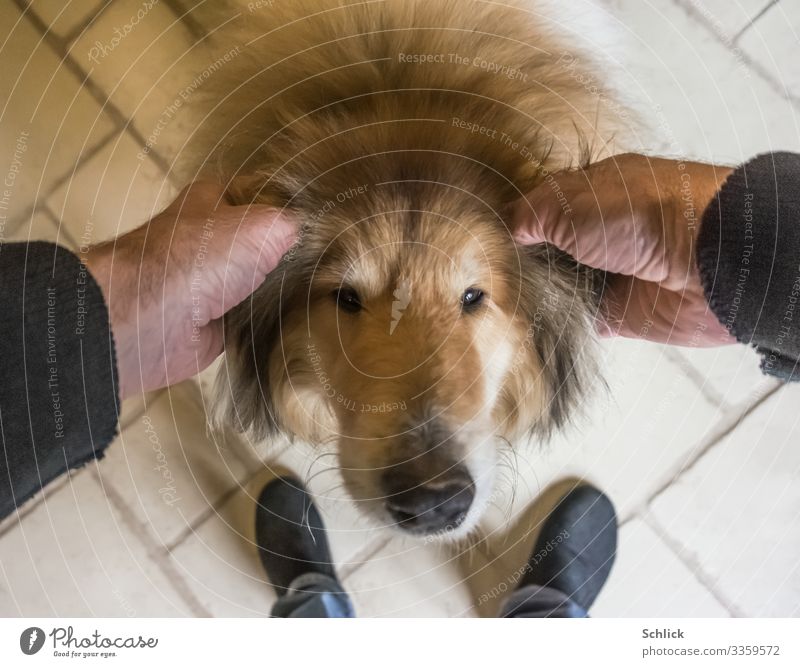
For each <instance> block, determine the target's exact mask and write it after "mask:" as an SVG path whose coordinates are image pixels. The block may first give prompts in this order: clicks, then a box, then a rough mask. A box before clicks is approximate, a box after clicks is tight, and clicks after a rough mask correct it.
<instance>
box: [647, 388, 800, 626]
mask: <svg viewBox="0 0 800 667" xmlns="http://www.w3.org/2000/svg"><path fill="white" fill-rule="evenodd" d="M799 401H800V387H797V386H787V387H785V388H783V389H781V390H780V391H779V392H778V393H777V394H775V395H774V396H772V397H771V398H770V399H768V400H767V401H766V402H765V403H764V404H763V405H761V406H760V407H759V408H758V409H757V410H756V411H755V412H754V413H753V414H751V415H750V416H748V417H747V418H746V419H744V421H742V423H741V424H740V425H739V426H738V427H737V428H736V429H734V431H733V432H732V433H731V434H730V435H729V436H727V437H726V438H725V439H724V440H722V441H721V442H719V443H718V444H717V445H716V446H715V447H714V448H713V449H711V450H710V451H709V452H708V453H707V454H706V455H705V456H704V457H703V458H702V459H701V460H700V461H698V463H697V465H696V466H695V467H694V468H693V469H692V470H690V471H689V472H687V473H686V474H684V475H683V476H681V477H680V478H679V479H678V480H677V481H676V482H675V483H674V484H672V485H671V486H670V488H668V489H667V490H666V491H665V492H664V493H662V494H661V495H660V496H659V497H658V498H657V499H656V500H655V501H654V503H653V505H652V512H653V516H654V518H655V519H656V520H657V521H658V523H659V524H660V526H661V528H662V530H663V531H665V533H667V534H668V535H670V537H671V539H673V540H675V541H676V542H677V543H678V544H679V545H680V549H681V556H682V558H683V559H684V560H686V561H689V562H692V563H694V564H696V566H697V567H698V568H699V569H700V570H701V571H702V572H703V573H704V576H705V578H706V580H708V581H710V582H713V586H714V588H715V590H716V591H717V593H718V594H719V596H720V597H721V598H722V599H724V600H727V601H729V602H730V606H731V607H732V608H733V609H734V610H735V611H737V613H739V614H742V615H746V616H799V615H800V565H798V560H797V554H798V553H800V510H799V509H798V508H800V450H799V449H798V447H797V443H798V441H800V417H798V411H797V406H798V405H800V402H799Z"/></svg>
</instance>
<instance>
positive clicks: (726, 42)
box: [672, 0, 800, 106]
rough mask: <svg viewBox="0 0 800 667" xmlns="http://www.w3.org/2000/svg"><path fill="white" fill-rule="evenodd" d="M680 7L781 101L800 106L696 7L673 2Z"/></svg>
mask: <svg viewBox="0 0 800 667" xmlns="http://www.w3.org/2000/svg"><path fill="white" fill-rule="evenodd" d="M672 1H673V2H674V3H675V4H676V5H677V6H678V7H680V8H681V9H683V11H684V12H686V14H687V15H688V16H689V17H690V18H692V19H693V20H695V21H697V22H698V23H699V24H700V25H702V26H703V27H704V28H705V29H706V31H707V32H709V33H710V34H711V37H712V38H713V39H714V40H715V41H716V42H718V43H719V44H721V45H722V46H724V47H725V48H726V49H728V50H729V51H730V52H731V53H732V54H733V55H734V57H735V58H737V59H738V60H739V61H740V62H741V64H742V65H745V66H746V67H747V68H748V69H750V70H752V71H753V72H754V73H755V74H757V75H758V76H760V77H761V78H762V79H763V80H764V82H765V83H766V84H767V85H768V86H769V87H770V88H772V90H773V91H774V92H775V93H777V94H778V96H779V97H780V98H781V99H785V100H788V101H789V102H791V103H792V104H794V105H796V106H800V96H798V95H794V94H793V93H792V92H791V91H789V90H788V89H787V88H786V86H785V85H783V84H781V83H780V81H779V80H777V79H776V78H775V77H774V76H773V75H772V74H771V73H770V72H769V71H768V70H767V69H766V68H765V67H763V66H762V65H761V64H759V63H758V62H757V61H755V60H753V59H752V58H751V57H750V56H748V55H747V53H746V52H745V51H743V50H742V49H741V48H739V47H738V46H736V45H735V44H733V42H732V41H731V40H730V37H729V36H727V35H720V34H719V33H718V31H717V30H715V29H714V26H713V25H712V24H711V23H710V22H709V20H708V19H707V18H706V17H705V16H703V15H702V13H699V12H697V10H696V9H695V8H694V6H693V5H692V4H691V2H689V3H688V4H687V0H672Z"/></svg>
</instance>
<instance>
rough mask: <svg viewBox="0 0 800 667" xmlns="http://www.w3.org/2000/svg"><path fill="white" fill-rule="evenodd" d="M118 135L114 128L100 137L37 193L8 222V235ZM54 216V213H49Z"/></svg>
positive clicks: (17, 228)
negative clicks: (67, 169) (46, 186)
mask: <svg viewBox="0 0 800 667" xmlns="http://www.w3.org/2000/svg"><path fill="white" fill-rule="evenodd" d="M118 133H119V128H117V127H114V128H112V129H111V131H110V132H109V133H108V134H107V135H106V136H104V137H102V138H101V139H100V140H99V141H98V142H97V143H96V144H95V145H94V146H92V147H91V148H89V149H88V150H85V151H84V152H83V153H82V154H81V156H80V157H79V158H78V161H77V162H76V163H75V164H74V165H73V167H72V169H70V170H69V171H67V172H66V173H65V174H63V175H62V176H59V177H58V178H57V179H55V180H54V181H53V183H52V184H51V185H50V187H48V188H47V189H46V190H43V191H42V192H40V193H38V194H37V196H36V200H35V201H34V202H33V204H31V205H30V206H28V208H26V209H25V210H24V211H22V213H20V214H19V215H15V216H13V217H12V218H11V219H10V221H9V223H8V224H9V227H10V232H9V234H14V233H16V232H17V231H18V230H19V228H20V227H21V226H22V225H23V224H24V222H25V220H29V219H30V218H31V217H32V216H33V214H34V213H35V212H36V209H37V205H38V206H42V205H44V206H46V205H47V202H46V200H47V198H48V197H50V196H51V195H52V194H53V193H54V192H55V191H56V190H58V189H59V188H60V187H61V186H62V185H64V184H65V183H67V182H69V181H70V180H72V178H74V176H75V172H76V171H77V170H78V169H80V168H81V167H83V166H84V165H85V164H86V163H87V162H89V161H90V160H91V159H92V158H93V157H94V156H95V155H97V154H98V153H100V151H101V150H103V149H104V148H105V147H106V146H107V145H108V144H109V143H111V140H112V139H113V138H114V137H115V136H116V135H117V134H118ZM51 213H53V214H54V215H55V212H53V211H51Z"/></svg>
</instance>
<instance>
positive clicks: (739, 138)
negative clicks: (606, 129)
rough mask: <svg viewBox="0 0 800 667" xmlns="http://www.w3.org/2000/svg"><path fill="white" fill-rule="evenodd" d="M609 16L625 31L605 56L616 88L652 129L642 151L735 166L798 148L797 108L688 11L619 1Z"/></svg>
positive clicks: (643, 140) (642, 137)
mask: <svg viewBox="0 0 800 667" xmlns="http://www.w3.org/2000/svg"><path fill="white" fill-rule="evenodd" d="M731 4H734V3H725V6H726V7H727V6H728V5H731ZM748 6H749V5H748ZM611 11H612V13H613V15H614V17H615V18H616V19H617V20H618V21H619V23H620V28H621V37H620V38H619V39H618V40H617V41H616V42H615V43H614V44H610V45H608V48H607V50H606V55H607V56H608V57H611V58H615V59H616V60H617V61H618V64H619V71H620V72H621V74H620V75H619V76H617V77H616V78H615V82H616V87H617V88H618V89H620V90H621V91H623V93H624V98H625V99H626V100H629V103H630V105H631V106H632V108H633V109H635V110H637V111H638V112H639V114H640V116H641V117H642V120H643V121H644V123H645V124H646V126H647V127H648V128H649V131H646V132H643V133H641V134H639V135H638V137H636V138H637V139H638V141H639V142H640V145H639V146H638V150H639V151H644V152H647V153H650V154H661V155H668V156H683V157H686V158H695V159H704V160H714V161H717V162H720V163H732V164H736V163H740V162H742V161H744V160H746V159H748V158H749V157H751V156H753V155H755V154H756V153H759V152H763V151H766V150H777V149H785V150H798V149H800V133H798V131H797V125H798V122H797V121H798V117H797V114H798V112H797V109H796V108H795V107H794V106H793V105H792V104H791V103H790V102H789V101H788V100H786V99H785V98H784V96H782V95H781V94H780V93H779V92H777V91H776V90H775V89H774V88H773V87H772V86H771V85H770V84H769V83H768V82H767V81H765V80H764V79H762V78H761V77H760V76H759V75H758V73H757V72H755V71H751V70H750V68H749V67H748V66H747V65H746V63H745V59H744V58H742V56H741V54H738V55H737V53H736V52H735V51H732V50H731V49H730V48H728V47H727V46H725V45H724V44H723V43H721V42H720V41H719V40H718V39H716V38H715V37H714V36H713V32H709V30H708V28H707V27H706V26H705V25H704V24H703V23H702V22H701V21H698V20H697V19H696V18H695V17H693V16H690V15H689V14H688V13H687V12H686V11H685V9H684V8H683V7H681V6H680V5H678V4H677V3H652V2H628V1H623V0H617V1H616V2H614V3H613V6H612V8H611ZM728 11H733V10H728ZM770 13H772V12H770ZM762 20H766V16H765V17H764V19H762ZM759 25H761V20H760V21H759V22H758V23H757V26H759ZM747 34H749V33H747ZM789 54H791V51H790V52H789ZM786 58H787V59H785V62H786V67H790V65H789V63H791V62H793V59H791V58H790V57H789V55H787V56H786Z"/></svg>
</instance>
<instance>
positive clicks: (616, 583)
mask: <svg viewBox="0 0 800 667" xmlns="http://www.w3.org/2000/svg"><path fill="white" fill-rule="evenodd" d="M590 611H591V615H592V616H595V617H598V618H600V617H615V618H635V617H675V618H681V617H695V616H699V617H709V616H710V617H727V616H730V614H729V613H728V610H727V609H725V607H724V606H722V605H721V604H720V603H719V602H718V601H717V600H715V599H714V597H713V595H712V594H711V593H710V592H709V591H708V590H707V589H706V588H705V587H704V586H703V585H702V584H701V583H700V582H699V581H697V579H696V578H695V577H694V575H693V574H692V572H691V571H690V570H689V569H688V568H687V567H686V565H684V564H683V563H682V562H681V560H680V559H679V558H678V557H677V556H676V555H675V554H674V553H673V552H672V551H671V550H670V549H669V547H668V546H667V545H666V544H664V542H662V541H661V540H660V539H659V538H658V536H657V535H656V534H655V533H654V532H653V530H652V529H651V528H650V527H649V526H647V524H645V523H644V522H643V521H642V520H641V519H635V520H634V521H630V522H629V523H628V524H627V525H625V526H624V527H623V528H622V530H621V531H620V535H619V542H618V549H617V560H616V562H615V564H614V567H613V568H612V570H611V576H610V577H609V580H608V583H607V584H606V586H605V588H604V589H603V590H602V591H601V593H600V597H598V598H597V601H596V602H595V604H594V605H593V607H592V609H591V610H590Z"/></svg>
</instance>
